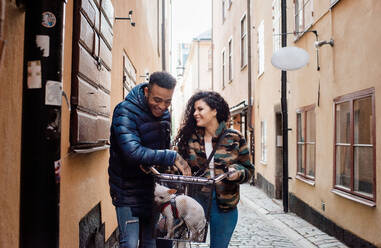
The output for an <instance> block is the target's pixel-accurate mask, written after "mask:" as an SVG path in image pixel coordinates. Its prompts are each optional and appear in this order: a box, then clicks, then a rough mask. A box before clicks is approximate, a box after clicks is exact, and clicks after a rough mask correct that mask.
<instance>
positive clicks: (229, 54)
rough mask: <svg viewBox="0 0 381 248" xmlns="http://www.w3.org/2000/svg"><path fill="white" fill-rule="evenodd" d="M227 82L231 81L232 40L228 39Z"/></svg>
mask: <svg viewBox="0 0 381 248" xmlns="http://www.w3.org/2000/svg"><path fill="white" fill-rule="evenodd" d="M228 56H229V57H228V68H229V70H228V80H229V82H230V81H232V80H233V40H232V38H230V39H229V44H228Z"/></svg>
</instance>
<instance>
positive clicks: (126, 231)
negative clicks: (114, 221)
mask: <svg viewBox="0 0 381 248" xmlns="http://www.w3.org/2000/svg"><path fill="white" fill-rule="evenodd" d="M116 216H117V218H118V227H119V247H120V248H136V247H138V240H140V242H139V248H170V247H172V242H171V241H166V240H155V239H154V238H153V233H152V231H153V223H154V221H155V218H143V217H135V216H132V212H131V208H130V207H116Z"/></svg>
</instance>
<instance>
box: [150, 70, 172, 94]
mask: <svg viewBox="0 0 381 248" xmlns="http://www.w3.org/2000/svg"><path fill="white" fill-rule="evenodd" d="M153 84H156V85H157V86H159V87H161V88H166V89H169V90H171V89H173V88H175V86H176V79H175V78H174V77H173V76H172V75H171V74H169V73H168V72H165V71H157V72H154V73H152V74H151V76H150V77H149V83H148V89H149V90H151V88H152V85H153Z"/></svg>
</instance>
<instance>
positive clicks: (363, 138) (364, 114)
mask: <svg viewBox="0 0 381 248" xmlns="http://www.w3.org/2000/svg"><path fill="white" fill-rule="evenodd" d="M334 102H335V147H334V155H335V166H334V174H335V176H334V188H335V189H337V190H340V191H344V192H346V193H349V194H352V195H355V196H360V197H362V198H365V199H368V200H371V201H375V195H376V181H375V178H376V176H375V172H376V160H375V158H376V151H375V149H374V147H375V145H376V137H375V133H376V130H375V128H376V125H375V116H374V114H375V110H374V88H370V89H366V90H363V91H359V92H355V93H352V94H348V95H345V96H341V97H338V98H336V99H335V100H334Z"/></svg>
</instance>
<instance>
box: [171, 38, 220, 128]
mask: <svg viewBox="0 0 381 248" xmlns="http://www.w3.org/2000/svg"><path fill="white" fill-rule="evenodd" d="M211 44H212V42H211V33H210V30H208V31H205V32H203V33H201V34H200V35H198V36H197V37H195V38H193V40H192V42H191V43H190V44H182V45H181V46H180V47H179V53H178V59H177V61H178V62H177V63H178V66H177V79H178V80H177V82H178V84H177V86H176V88H175V93H174V100H173V104H172V107H171V108H172V109H173V113H174V114H173V116H172V123H173V125H172V128H173V134H176V133H177V131H178V130H179V128H180V125H181V121H182V118H183V113H184V110H185V108H186V103H187V101H188V100H189V98H190V97H191V96H192V95H193V94H194V93H195V92H197V91H199V90H211V89H212V65H211V63H212V61H211V52H212V46H211ZM181 51H182V52H181ZM184 52H185V53H184Z"/></svg>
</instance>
